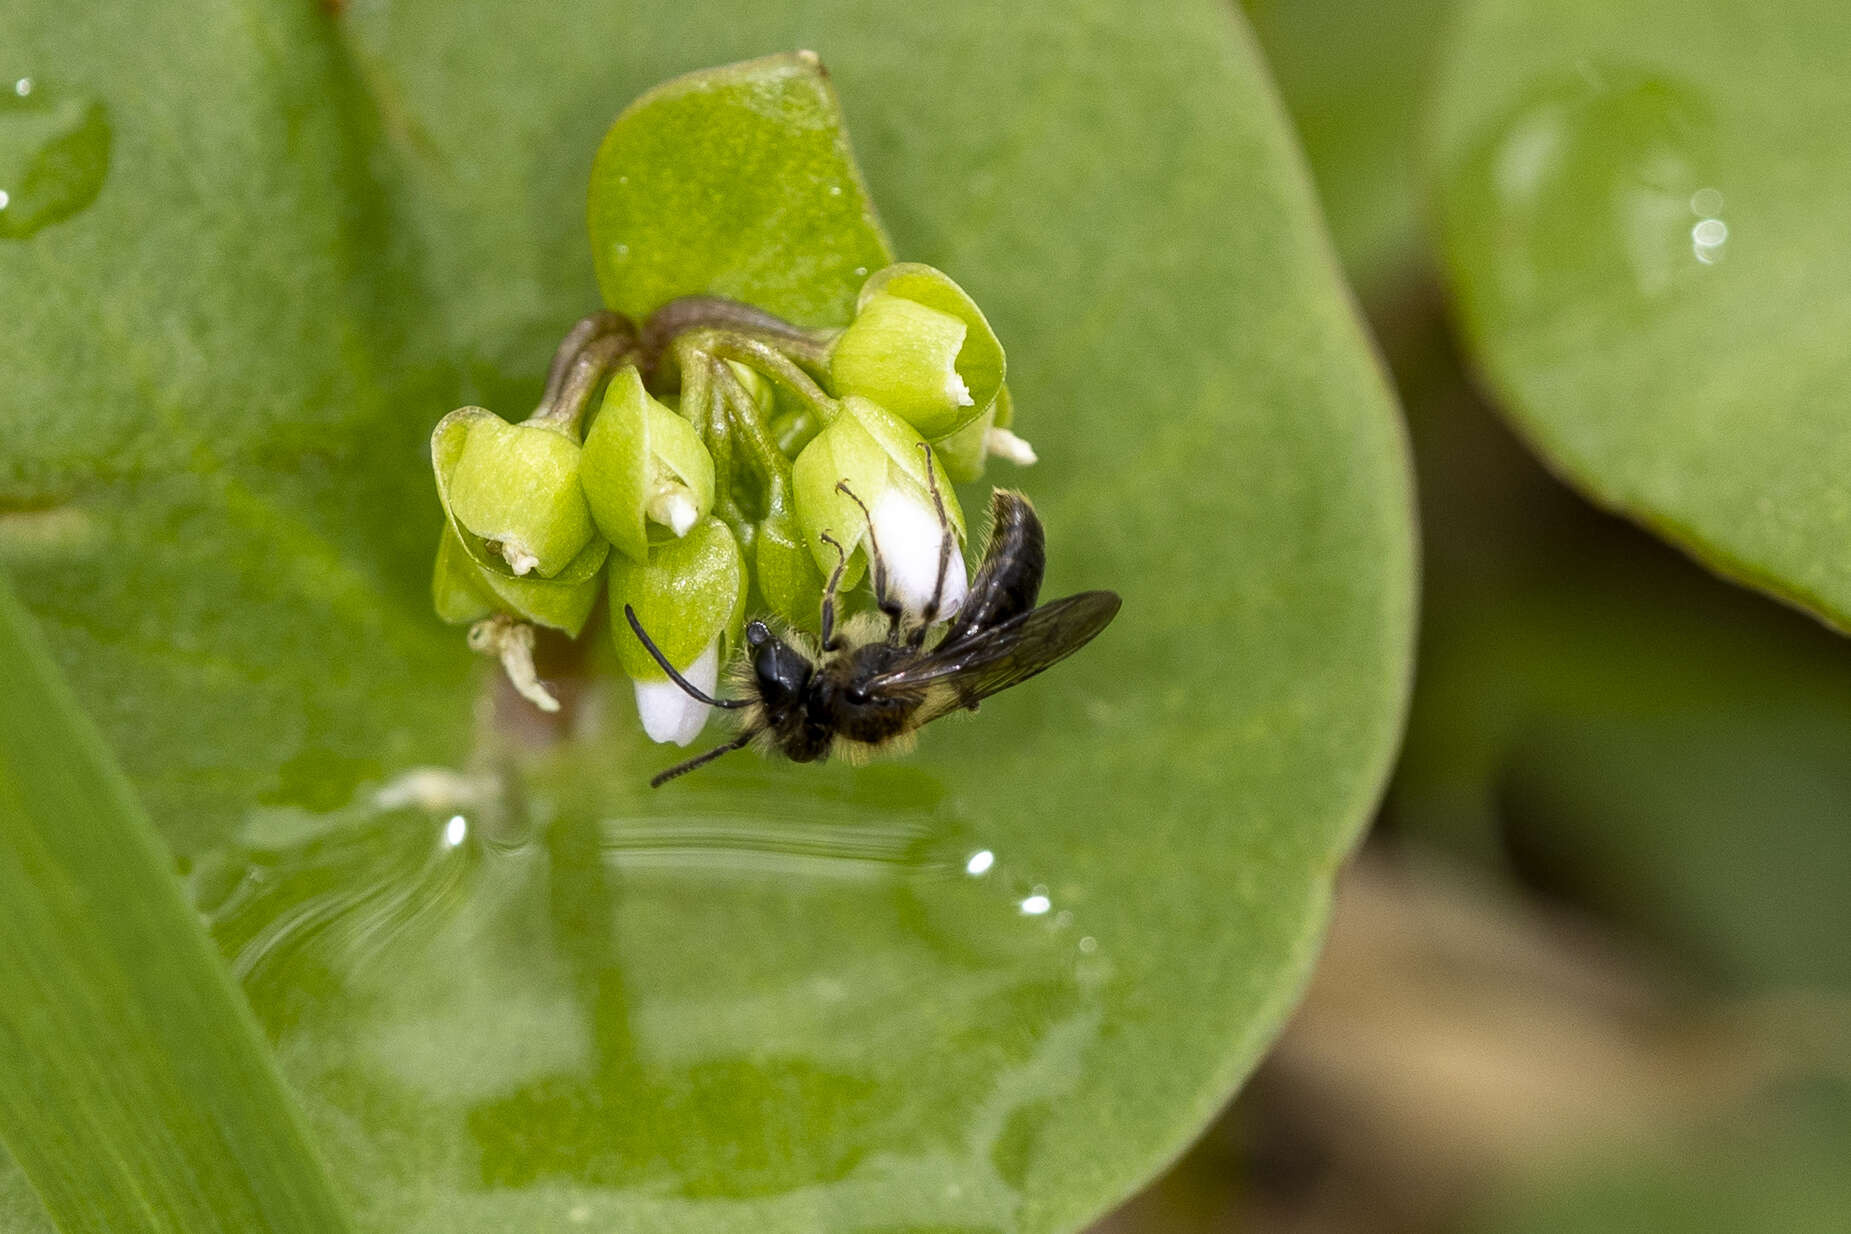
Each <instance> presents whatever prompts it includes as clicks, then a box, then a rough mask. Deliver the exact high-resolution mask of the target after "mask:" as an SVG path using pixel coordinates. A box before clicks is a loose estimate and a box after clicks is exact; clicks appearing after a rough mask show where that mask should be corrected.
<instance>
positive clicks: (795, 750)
mask: <svg viewBox="0 0 1851 1234" xmlns="http://www.w3.org/2000/svg"><path fill="white" fill-rule="evenodd" d="M930 474H931V472H930V469H929V468H928V470H927V475H928V476H929V475H930ZM836 487H837V489H838V490H839V491H841V492H842V493H843V494H844V495H846V496H848V497H849V498H850V499H852V500H853V501H855V503H856V504H857V505H860V506H861V508H862V512H863V514H864V515H865V514H866V513H867V506H866V505H865V504H863V503H862V502H861V499H860V498H858V497H856V496H855V495H854V493H852V492H850V491H849V489H848V488H847V486H846V485H844V484H838V485H837V486H836ZM932 498H933V501H934V503H935V504H936V505H937V507H938V518H939V526H940V528H941V529H942V530H944V532H945V534H944V536H943V538H942V543H943V544H944V546H945V547H944V548H943V549H942V550H941V552H940V556H939V564H938V578H937V583H936V585H935V587H934V589H933V594H932V597H931V600H930V601H929V602H928V603H927V605H926V606H925V609H924V611H922V612H921V613H920V614H919V615H918V616H917V617H916V618H914V619H912V620H910V621H909V619H908V617H907V615H906V613H905V611H904V609H903V608H902V606H901V605H900V603H899V602H898V601H897V600H896V599H894V598H893V596H892V595H891V594H890V592H889V589H888V585H887V570H886V566H885V563H884V562H883V561H882V559H881V554H880V546H879V545H878V544H877V543H875V541H874V529H873V521H872V519H870V520H869V527H868V533H867V534H868V559H869V566H870V574H871V575H872V581H873V585H874V597H875V603H876V606H877V607H878V609H879V611H880V615H882V616H884V617H885V618H886V621H887V632H886V637H885V638H880V637H878V634H879V617H875V618H874V621H873V624H872V627H871V628H870V627H869V626H868V625H867V623H844V624H843V625H840V626H839V625H838V623H837V621H836V608H837V593H838V591H839V590H840V588H841V583H842V573H843V571H844V570H845V569H846V568H847V565H848V554H847V553H846V552H845V551H844V550H843V548H842V546H841V544H840V543H838V542H837V541H836V540H835V539H833V538H832V537H830V536H829V535H828V533H824V535H823V540H824V542H825V543H828V544H830V545H833V546H834V548H835V550H836V553H837V555H838V561H837V564H836V567H835V571H834V573H833V574H831V576H830V578H829V581H828V584H827V585H826V586H825V587H824V589H823V600H822V624H821V632H822V642H821V644H820V654H818V655H812V654H810V653H809V652H808V651H807V650H805V649H804V648H803V647H802V646H801V645H799V644H798V643H797V642H796V641H795V640H787V639H783V638H779V637H778V636H777V635H775V634H773V633H772V631H771V628H770V627H769V626H767V625H766V624H765V623H764V622H763V621H752V622H750V623H748V624H747V626H746V629H745V642H746V647H747V657H746V663H745V665H743V666H742V668H743V671H742V672H740V673H739V674H738V678H737V679H738V681H739V685H740V689H741V695H742V696H741V697H738V698H712V697H710V696H708V695H707V694H706V693H705V692H703V691H702V690H700V689H698V688H696V687H695V686H694V685H693V684H691V683H690V682H689V681H687V680H686V679H685V678H684V677H682V675H681V674H680V673H678V672H676V671H675V668H674V666H673V665H671V664H670V663H669V662H668V659H667V657H665V656H664V655H663V654H662V652H661V651H660V650H659V649H658V648H657V647H656V645H655V643H654V642H653V641H652V640H651V639H650V637H649V635H648V634H647V633H646V632H645V631H644V630H643V626H642V623H641V622H640V621H638V620H637V618H636V613H635V611H634V610H633V609H632V608H631V607H630V606H629V605H627V604H626V605H625V606H624V616H625V618H627V619H628V620H629V623H630V629H631V630H633V631H634V632H635V634H636V637H637V639H638V640H639V641H641V643H642V644H643V647H644V648H645V649H646V650H647V651H648V652H649V654H650V655H651V656H652V657H653V658H654V659H655V662H656V664H657V665H658V666H660V667H661V669H662V671H663V672H665V673H667V674H668V676H669V680H671V681H673V682H674V683H675V684H676V685H677V686H679V687H680V688H681V689H682V690H684V691H685V692H687V694H688V695H689V696H690V697H692V698H694V699H696V700H697V701H699V702H702V703H706V704H707V705H708V706H710V707H718V708H723V709H725V710H728V711H740V712H743V713H744V716H743V723H742V724H741V726H740V729H739V733H738V735H737V736H735V737H734V738H733V739H732V740H731V741H728V742H726V743H724V744H722V745H719V746H715V747H714V748H713V749H711V750H707V751H705V752H704V753H702V754H699V755H696V756H695V757H693V758H691V759H688V760H687V761H686V762H683V763H679V764H677V765H676V766H673V767H670V768H669V769H668V770H667V771H664V772H662V773H661V774H660V775H658V776H656V777H655V778H654V779H652V780H650V782H649V783H650V786H651V787H652V788H659V787H661V786H662V785H663V784H665V783H667V782H668V781H669V780H672V779H674V778H675V777H677V776H682V775H686V774H687V773H688V772H690V771H693V770H694V769H695V768H697V767H703V766H705V765H706V764H708V763H710V762H712V761H713V760H714V759H716V758H719V757H720V756H721V755H723V754H729V753H731V752H732V751H734V750H738V749H741V748H743V747H745V746H747V745H751V744H753V743H754V742H756V743H758V745H759V746H760V747H761V748H762V749H764V750H765V751H766V752H768V753H773V754H777V755H781V756H783V757H784V758H788V759H790V760H791V761H792V762H798V763H809V762H816V761H819V760H822V759H825V758H829V757H831V756H832V755H833V756H836V757H842V758H848V759H851V760H854V761H862V760H864V759H866V758H867V757H868V756H870V755H872V754H874V753H876V752H881V751H887V750H897V749H904V748H906V746H907V745H908V744H910V743H911V741H912V740H913V738H914V735H915V734H916V733H917V732H918V730H919V729H920V728H921V727H922V726H924V725H926V724H928V723H930V722H931V721H933V720H936V719H938V718H939V717H940V716H943V715H948V714H950V713H951V712H953V711H959V710H970V711H975V710H977V705H978V703H980V702H982V701H983V700H984V699H986V698H988V697H989V696H990V695H992V694H995V693H996V692H997V691H999V690H1006V689H1008V688H1009V687H1010V686H1013V685H1019V684H1020V683H1022V682H1024V681H1027V680H1028V679H1029V678H1030V677H1033V676H1034V675H1035V674H1037V673H1039V672H1041V671H1042V670H1043V669H1046V668H1049V667H1051V666H1052V665H1054V664H1056V663H1058V662H1059V661H1061V660H1064V659H1066V658H1067V657H1068V656H1070V655H1072V654H1073V653H1074V652H1076V651H1078V650H1079V649H1080V648H1081V647H1084V646H1085V645H1086V644H1087V643H1089V642H1091V641H1092V639H1093V638H1094V636H1096V635H1097V634H1098V633H1099V632H1100V631H1101V630H1103V629H1105V628H1106V626H1107V625H1108V624H1109V623H1110V622H1111V620H1112V618H1113V617H1114V616H1116V615H1117V614H1118V607H1119V598H1118V596H1117V595H1116V594H1115V593H1113V592H1110V591H1084V592H1081V593H1079V594H1078V595H1072V596H1066V597H1064V598H1062V599H1059V600H1053V601H1050V602H1049V603H1047V604H1043V605H1040V606H1038V607H1037V605H1036V600H1037V599H1038V598H1039V596H1040V593H1041V576H1042V573H1043V571H1044V570H1045V568H1046V565H1047V547H1046V543H1047V542H1046V536H1045V533H1044V532H1043V531H1042V527H1041V520H1040V518H1039V517H1037V516H1036V514H1035V510H1034V507H1033V506H1031V505H1030V504H1029V502H1028V498H1026V497H1024V496H1022V494H1020V493H1015V492H1009V491H1007V490H1003V489H998V490H996V492H995V493H994V494H993V495H992V497H991V504H990V509H991V516H992V518H991V529H990V539H989V544H988V546H987V547H986V549H985V550H984V554H983V560H982V564H981V565H979V566H978V568H977V573H976V576H975V577H974V578H973V579H972V580H971V584H970V590H969V592H968V594H967V595H966V596H965V598H964V602H963V603H962V604H961V605H960V606H959V607H958V609H957V611H956V612H955V613H954V614H952V615H951V617H950V619H949V621H948V622H941V621H940V619H939V617H938V610H939V607H940V601H941V598H942V597H943V595H944V591H945V576H946V570H947V567H948V564H949V558H950V555H951V545H952V544H953V540H952V537H951V535H950V532H949V527H948V523H947V520H946V517H945V507H944V501H943V499H942V498H940V496H939V494H938V492H937V489H936V487H934V489H933V492H932ZM870 616H873V615H870ZM940 625H943V627H944V628H943V630H942V631H940V632H938V633H937V636H936V637H934V634H935V630H936V628H937V627H939V626H940Z"/></svg>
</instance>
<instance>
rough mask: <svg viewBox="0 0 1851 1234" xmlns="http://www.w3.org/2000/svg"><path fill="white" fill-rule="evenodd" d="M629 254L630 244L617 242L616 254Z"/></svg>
mask: <svg viewBox="0 0 1851 1234" xmlns="http://www.w3.org/2000/svg"><path fill="white" fill-rule="evenodd" d="M629 255H630V246H629V245H627V244H619V245H618V246H617V256H619V257H628V256H629Z"/></svg>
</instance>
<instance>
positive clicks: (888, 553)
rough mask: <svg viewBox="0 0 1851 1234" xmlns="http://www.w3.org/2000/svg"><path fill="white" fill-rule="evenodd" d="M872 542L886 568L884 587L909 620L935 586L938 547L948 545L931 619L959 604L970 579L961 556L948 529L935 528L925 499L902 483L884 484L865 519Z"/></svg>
mask: <svg viewBox="0 0 1851 1234" xmlns="http://www.w3.org/2000/svg"><path fill="white" fill-rule="evenodd" d="M868 522H869V524H870V525H871V527H872V529H873V532H874V538H875V539H876V540H878V541H879V542H880V552H881V560H882V561H884V562H885V563H886V565H887V585H888V587H889V588H890V589H891V590H892V592H893V594H894V597H895V598H896V599H898V600H899V601H900V604H901V606H902V607H904V608H905V609H906V611H907V612H908V613H910V614H912V615H913V616H920V615H922V614H923V613H924V612H925V608H926V605H928V604H930V603H931V601H932V593H933V591H934V590H935V589H936V588H937V587H938V563H939V553H940V550H941V546H942V545H943V544H944V543H945V541H946V540H948V539H949V540H950V541H951V553H950V560H949V561H947V562H946V564H945V586H944V591H943V593H942V594H941V595H940V596H939V602H938V611H937V612H936V613H935V614H934V617H935V618H939V619H942V618H945V617H949V616H950V615H951V614H952V613H955V612H957V611H958V606H959V605H961V604H963V603H964V595H965V593H966V592H968V591H969V590H970V580H969V578H967V577H966V576H965V573H964V554H963V553H961V552H959V551H958V541H957V536H956V535H955V533H953V532H952V531H951V529H950V528H948V527H944V526H941V525H940V522H939V517H938V511H937V510H935V509H933V507H932V502H931V499H930V498H926V497H922V496H920V495H919V494H917V493H915V492H914V491H913V489H912V488H911V486H909V485H907V484H903V483H894V484H889V485H888V486H887V487H886V489H885V490H883V491H882V492H881V495H880V496H879V497H877V498H875V500H874V507H873V509H872V511H871V512H870V514H869V518H868Z"/></svg>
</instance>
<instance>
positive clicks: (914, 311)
mask: <svg viewBox="0 0 1851 1234" xmlns="http://www.w3.org/2000/svg"><path fill="white" fill-rule="evenodd" d="M1003 372H1004V363H1003V347H1002V344H1001V343H1000V342H998V341H997V338H996V333H995V332H994V331H993V330H991V329H990V323H989V322H987V321H985V320H984V316H983V313H982V312H981V311H980V310H979V309H978V308H977V305H976V303H975V302H974V301H973V300H972V299H971V298H970V297H969V296H968V295H966V294H965V293H964V289H963V288H961V287H959V286H958V285H957V284H956V283H955V282H953V281H952V280H951V278H950V277H949V276H948V275H946V274H944V273H942V272H940V271H938V270H934V269H933V268H932V267H931V266H923V265H918V264H916V263H903V264H900V265H895V266H888V267H887V268H886V269H884V270H880V271H877V272H876V273H875V274H874V276H873V277H872V278H870V279H869V280H868V281H867V283H866V285H864V286H863V287H862V289H861V296H860V298H859V300H858V301H857V304H856V313H855V320H854V321H852V322H850V323H849V326H848V328H847V329H846V330H844V331H843V332H842V334H841V336H840V337H839V338H838V339H837V340H836V344H835V348H834V351H833V352H832V353H831V356H830V361H829V376H830V380H831V382H832V383H833V384H834V386H835V390H836V393H837V394H838V395H839V396H842V397H847V396H849V395H860V396H862V397H864V398H870V399H873V400H874V401H875V402H877V403H879V404H881V405H882V406H883V407H886V408H887V409H888V410H890V411H892V412H894V413H895V414H897V415H899V416H900V417H901V418H903V419H905V420H906V421H907V422H908V423H910V424H911V425H912V426H913V427H915V428H917V429H918V430H919V431H920V432H921V433H924V434H925V435H926V436H927V437H930V438H934V439H936V438H941V437H945V436H948V435H950V434H951V433H954V432H956V431H957V430H958V429H960V428H962V427H964V426H965V425H966V424H969V423H970V422H971V421H972V420H975V419H978V418H979V417H981V416H982V415H983V414H984V412H986V411H987V410H988V409H989V407H990V404H991V402H992V401H993V400H994V399H995V398H996V394H997V391H999V390H1000V389H1002V385H1003Z"/></svg>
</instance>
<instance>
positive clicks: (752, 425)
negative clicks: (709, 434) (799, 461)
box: [708, 359, 791, 489]
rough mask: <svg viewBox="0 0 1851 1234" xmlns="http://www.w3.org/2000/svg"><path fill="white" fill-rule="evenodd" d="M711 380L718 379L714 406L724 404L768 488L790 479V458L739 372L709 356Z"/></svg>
mask: <svg viewBox="0 0 1851 1234" xmlns="http://www.w3.org/2000/svg"><path fill="white" fill-rule="evenodd" d="M708 364H709V365H710V366H711V370H712V375H713V380H714V381H716V382H717V383H718V387H719V398H718V399H716V400H715V403H716V405H717V406H721V407H724V408H725V409H726V414H727V417H728V419H730V420H731V421H732V423H733V425H734V426H735V427H736V428H738V430H739V433H740V439H741V440H742V441H743V442H744V443H745V447H746V453H747V455H748V456H749V457H750V458H751V460H752V464H753V466H754V467H756V468H757V469H758V472H759V474H760V475H762V476H764V477H765V483H766V485H767V486H768V487H770V488H774V489H775V488H781V487H784V486H786V485H788V484H789V483H790V478H791V461H790V460H789V459H788V458H786V457H785V456H784V452H783V451H782V450H780V449H778V443H777V441H776V439H774V438H773V437H772V435H771V431H770V430H769V429H768V428H766V427H765V417H764V414H763V413H762V412H761V411H760V410H759V406H758V400H757V399H755V398H753V397H752V392H751V391H749V390H747V389H746V388H745V384H744V383H743V382H741V381H740V380H739V374H737V373H735V372H733V370H732V369H731V368H730V367H729V366H728V365H727V363H726V362H725V361H724V360H719V359H710V360H709V361H708Z"/></svg>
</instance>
